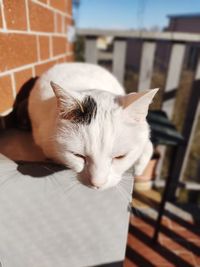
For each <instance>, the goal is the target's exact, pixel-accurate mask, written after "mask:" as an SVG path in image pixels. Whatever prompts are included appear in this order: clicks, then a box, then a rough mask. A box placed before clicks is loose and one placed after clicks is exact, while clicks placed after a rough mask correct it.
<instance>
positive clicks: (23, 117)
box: [0, 77, 38, 131]
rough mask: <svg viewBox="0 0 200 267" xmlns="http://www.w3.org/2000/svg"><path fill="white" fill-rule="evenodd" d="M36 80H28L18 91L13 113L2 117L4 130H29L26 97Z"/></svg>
mask: <svg viewBox="0 0 200 267" xmlns="http://www.w3.org/2000/svg"><path fill="white" fill-rule="evenodd" d="M37 79H38V77H35V78H30V79H29V80H28V81H27V82H25V83H24V84H23V86H22V87H21V89H20V90H19V93H18V94H17V96H16V99H15V102H14V105H13V111H12V112H11V113H10V114H8V115H7V116H5V117H3V120H4V125H5V128H6V129H8V128H18V129H21V130H25V131H30V130H31V124H30V120H29V116H28V97H29V95H30V92H31V90H32V89H33V86H34V84H35V82H36V81H37ZM0 118H1V117H0Z"/></svg>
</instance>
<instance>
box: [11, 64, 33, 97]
mask: <svg viewBox="0 0 200 267" xmlns="http://www.w3.org/2000/svg"><path fill="white" fill-rule="evenodd" d="M14 77H15V85H16V91H17V93H18V92H19V90H20V88H21V87H22V85H23V84H24V83H25V82H26V81H28V80H29V79H30V78H31V77H32V69H31V68H29V69H26V70H22V71H18V72H15V74H14Z"/></svg>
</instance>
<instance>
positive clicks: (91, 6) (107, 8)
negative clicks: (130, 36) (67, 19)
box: [76, 0, 200, 29]
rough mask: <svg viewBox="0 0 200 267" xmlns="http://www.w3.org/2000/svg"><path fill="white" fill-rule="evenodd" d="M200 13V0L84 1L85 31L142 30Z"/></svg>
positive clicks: (82, 19) (82, 23)
mask: <svg viewBox="0 0 200 267" xmlns="http://www.w3.org/2000/svg"><path fill="white" fill-rule="evenodd" d="M187 13H190V14H193V13H199V14H200V0H80V7H79V10H78V13H77V15H76V18H77V26H78V27H81V28H123V29H124V28H125V29H130V28H132V29H138V28H147V29H150V28H152V27H155V26H158V27H159V28H160V29H162V28H163V27H164V26H166V25H167V23H168V19H167V15H172V14H187Z"/></svg>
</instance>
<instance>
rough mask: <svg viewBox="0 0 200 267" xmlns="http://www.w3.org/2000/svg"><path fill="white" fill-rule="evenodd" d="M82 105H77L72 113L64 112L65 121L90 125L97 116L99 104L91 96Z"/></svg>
mask: <svg viewBox="0 0 200 267" xmlns="http://www.w3.org/2000/svg"><path fill="white" fill-rule="evenodd" d="M80 104H81V107H82V109H81V108H80V105H78V104H77V105H76V106H75V107H74V108H73V109H72V110H71V111H69V112H67V113H66V112H64V111H63V114H65V115H64V116H63V119H66V120H70V121H71V122H72V123H77V124H86V125H89V124H90V123H91V121H92V119H95V117H96V114H97V103H96V101H95V100H94V98H92V97H91V96H86V97H85V98H84V99H83V101H82V102H81V103H80Z"/></svg>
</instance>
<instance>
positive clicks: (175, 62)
mask: <svg viewBox="0 0 200 267" xmlns="http://www.w3.org/2000/svg"><path fill="white" fill-rule="evenodd" d="M184 55H185V45H184V44H173V46H172V49H171V55H170V60H169V66H168V73H167V80H166V85H165V90H164V99H163V100H164V103H163V107H162V109H163V110H164V111H165V112H166V113H167V115H168V117H169V118H170V119H171V118H172V116H173V111H174V104H175V97H176V90H177V88H178V86H179V81H180V77H181V70H182V66H183V59H184ZM165 98H166V99H165Z"/></svg>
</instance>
